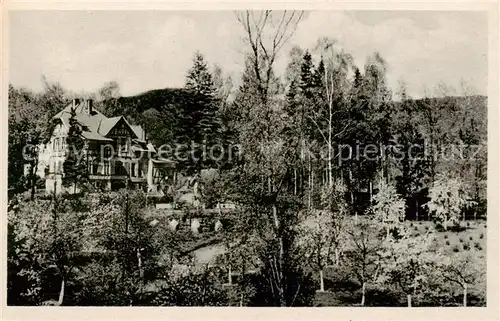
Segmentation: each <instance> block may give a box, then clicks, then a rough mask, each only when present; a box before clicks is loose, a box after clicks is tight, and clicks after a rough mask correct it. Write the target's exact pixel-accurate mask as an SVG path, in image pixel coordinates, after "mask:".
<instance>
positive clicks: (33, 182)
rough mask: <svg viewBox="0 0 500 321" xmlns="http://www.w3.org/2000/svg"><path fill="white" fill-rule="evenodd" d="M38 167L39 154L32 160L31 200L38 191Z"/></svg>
mask: <svg viewBox="0 0 500 321" xmlns="http://www.w3.org/2000/svg"><path fill="white" fill-rule="evenodd" d="M37 167H38V155H37V156H36V158H35V160H33V162H31V175H30V176H31V200H34V199H35V192H36V168H37Z"/></svg>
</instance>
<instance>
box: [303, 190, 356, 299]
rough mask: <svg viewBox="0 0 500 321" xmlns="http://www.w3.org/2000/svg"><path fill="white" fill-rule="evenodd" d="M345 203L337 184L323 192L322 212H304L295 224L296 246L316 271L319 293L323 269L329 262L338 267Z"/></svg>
mask: <svg viewBox="0 0 500 321" xmlns="http://www.w3.org/2000/svg"><path fill="white" fill-rule="evenodd" d="M347 210H348V208H347V204H346V202H345V187H344V186H342V185H341V184H338V185H336V186H335V187H334V189H333V190H329V189H325V192H324V197H323V209H322V210H312V211H304V212H303V213H302V216H303V217H302V218H301V222H300V225H299V236H298V238H299V240H298V242H299V244H300V245H299V246H300V247H301V248H302V249H303V251H304V253H305V257H306V259H307V262H310V264H311V265H312V266H313V267H314V268H315V269H317V270H318V271H319V275H320V291H324V290H325V289H324V280H323V270H324V268H325V267H326V265H327V264H329V263H330V262H333V263H334V264H335V265H339V260H340V253H341V251H342V249H343V247H344V243H345V239H346V225H347V224H346V218H347Z"/></svg>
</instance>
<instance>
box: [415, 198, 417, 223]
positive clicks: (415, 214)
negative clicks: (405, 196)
mask: <svg viewBox="0 0 500 321" xmlns="http://www.w3.org/2000/svg"><path fill="white" fill-rule="evenodd" d="M415 202H416V205H417V206H416V212H415V217H416V219H417V221H418V198H417V199H416V200H415Z"/></svg>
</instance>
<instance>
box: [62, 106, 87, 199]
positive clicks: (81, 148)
mask: <svg viewBox="0 0 500 321" xmlns="http://www.w3.org/2000/svg"><path fill="white" fill-rule="evenodd" d="M63 169H64V176H63V186H65V187H69V186H73V188H74V189H73V192H76V187H77V184H82V183H84V182H86V181H87V180H88V171H87V159H86V153H85V140H84V139H83V136H82V129H81V127H80V125H79V124H78V121H77V120H76V112H75V110H74V109H73V108H72V109H71V116H70V119H69V131H68V136H67V137H66V158H65V160H64V163H63Z"/></svg>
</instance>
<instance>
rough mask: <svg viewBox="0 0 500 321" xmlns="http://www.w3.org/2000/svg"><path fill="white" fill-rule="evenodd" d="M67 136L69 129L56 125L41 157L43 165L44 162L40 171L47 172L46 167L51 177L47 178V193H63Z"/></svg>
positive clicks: (62, 125) (40, 165)
mask: <svg viewBox="0 0 500 321" xmlns="http://www.w3.org/2000/svg"><path fill="white" fill-rule="evenodd" d="M67 134H68V127H66V126H65V125H64V124H58V125H56V127H55V128H54V132H53V133H52V137H51V138H50V141H49V142H48V143H47V145H46V146H45V148H44V150H43V151H41V154H40V155H39V157H41V158H43V164H42V162H40V163H39V166H38V171H39V172H40V171H43V172H45V167H48V168H49V176H48V177H46V178H45V191H46V192H47V193H52V192H54V189H55V190H56V192H57V193H60V192H61V191H62V175H63V163H64V159H65V154H66V136H67ZM44 174H45V173H44ZM44 176H45V175H44Z"/></svg>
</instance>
